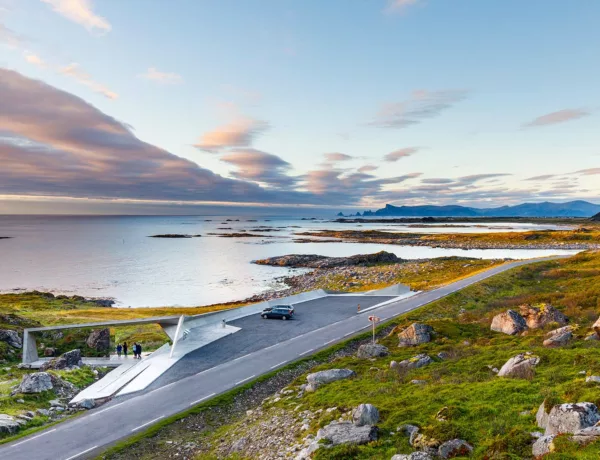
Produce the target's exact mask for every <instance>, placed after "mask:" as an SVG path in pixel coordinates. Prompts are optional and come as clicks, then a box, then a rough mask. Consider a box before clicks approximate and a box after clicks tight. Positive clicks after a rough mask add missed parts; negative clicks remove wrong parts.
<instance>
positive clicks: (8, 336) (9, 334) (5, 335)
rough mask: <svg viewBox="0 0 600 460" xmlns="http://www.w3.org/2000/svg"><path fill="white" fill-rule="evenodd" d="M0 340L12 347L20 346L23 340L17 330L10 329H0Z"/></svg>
mask: <svg viewBox="0 0 600 460" xmlns="http://www.w3.org/2000/svg"><path fill="white" fill-rule="evenodd" d="M0 342H6V343H8V344H9V345H10V346H11V347H13V348H21V347H22V346H23V341H22V340H21V337H19V334H18V333H17V331H13V330H11V329H0Z"/></svg>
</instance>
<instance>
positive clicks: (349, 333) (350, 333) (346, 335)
mask: <svg viewBox="0 0 600 460" xmlns="http://www.w3.org/2000/svg"><path fill="white" fill-rule="evenodd" d="M352 334H354V332H348V333H347V334H344V337H348V336H349V335H352Z"/></svg>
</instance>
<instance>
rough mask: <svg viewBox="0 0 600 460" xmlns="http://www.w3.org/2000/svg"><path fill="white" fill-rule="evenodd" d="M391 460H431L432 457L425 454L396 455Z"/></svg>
mask: <svg viewBox="0 0 600 460" xmlns="http://www.w3.org/2000/svg"><path fill="white" fill-rule="evenodd" d="M391 460H433V457H432V456H431V455H429V453H427V452H413V453H412V454H408V455H405V454H396V455H394V456H393V457H392V458H391Z"/></svg>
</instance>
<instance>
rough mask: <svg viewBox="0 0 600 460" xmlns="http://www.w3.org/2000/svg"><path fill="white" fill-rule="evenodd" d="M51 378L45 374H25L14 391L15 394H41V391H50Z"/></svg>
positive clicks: (51, 386)
mask: <svg viewBox="0 0 600 460" xmlns="http://www.w3.org/2000/svg"><path fill="white" fill-rule="evenodd" d="M53 388H54V385H53V384H52V376H51V375H50V374H48V373H47V372H34V373H32V374H25V375H24V376H23V379H22V380H21V383H20V384H19V386H18V387H17V389H16V392H17V393H41V392H42V391H48V390H52V389H53Z"/></svg>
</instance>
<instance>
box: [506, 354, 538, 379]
mask: <svg viewBox="0 0 600 460" xmlns="http://www.w3.org/2000/svg"><path fill="white" fill-rule="evenodd" d="M539 362H540V358H538V357H537V356H534V355H531V354H526V353H520V354H518V355H517V356H513V357H512V358H510V359H509V360H508V361H506V363H505V364H504V366H502V367H501V368H500V371H499V372H498V374H497V375H498V377H513V378H528V377H529V376H531V375H532V373H533V370H534V368H535V366H537V364H538V363H539Z"/></svg>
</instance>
